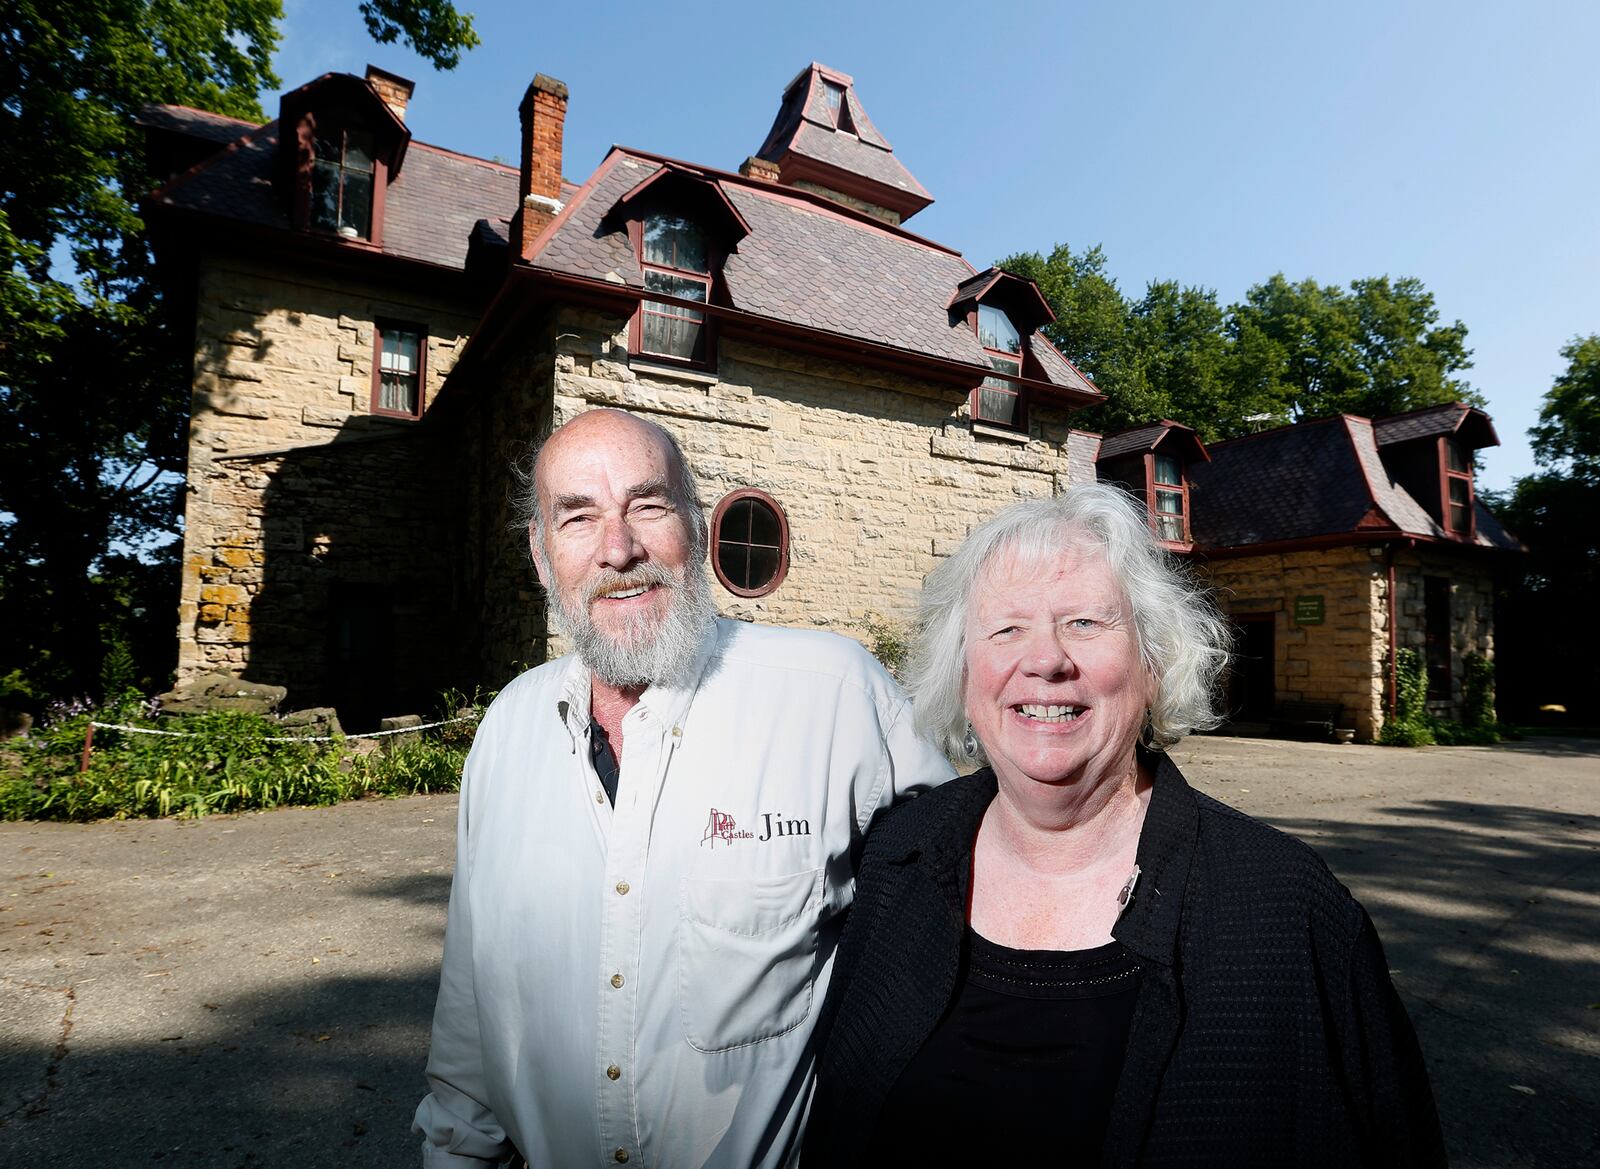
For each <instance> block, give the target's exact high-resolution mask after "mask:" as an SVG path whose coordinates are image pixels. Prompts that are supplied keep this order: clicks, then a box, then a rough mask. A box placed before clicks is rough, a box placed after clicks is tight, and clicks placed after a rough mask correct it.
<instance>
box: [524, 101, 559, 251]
mask: <svg viewBox="0 0 1600 1169" xmlns="http://www.w3.org/2000/svg"><path fill="white" fill-rule="evenodd" d="M517 112H518V113H519V114H521V115H522V183H521V186H520V188H519V190H520V191H521V205H520V206H519V207H518V208H517V213H516V215H515V216H514V217H513V218H512V220H511V251H512V255H513V257H515V258H518V259H523V260H528V259H532V256H531V255H530V254H529V253H530V249H531V247H532V244H533V241H534V240H535V239H537V238H538V236H539V233H540V232H541V231H543V230H544V229H545V228H546V227H547V226H548V225H549V223H550V221H551V220H552V219H554V218H555V217H556V215H557V214H558V213H559V212H560V210H561V133H562V129H563V127H564V126H565V125H566V121H567V87H566V85H565V84H563V83H562V82H560V81H557V80H556V79H555V78H554V77H546V76H545V75H544V74H543V73H538V74H535V75H534V78H533V82H532V84H530V85H529V86H528V92H527V93H525V94H523V95H522V105H521V107H520V108H519V109H518V111H517Z"/></svg>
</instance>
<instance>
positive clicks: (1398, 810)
mask: <svg viewBox="0 0 1600 1169" xmlns="http://www.w3.org/2000/svg"><path fill="white" fill-rule="evenodd" d="M1175 755H1176V756H1177V758H1178V761H1179V763H1180V764H1181V765H1182V766H1183V767H1184V769H1185V771H1186V773H1187V774H1188V775H1189V776H1190V778H1191V780H1192V781H1193V782H1194V783H1195V784H1196V785H1197V786H1199V787H1201V788H1202V789H1203V790H1206V791H1208V792H1211V793H1212V794H1214V795H1216V796H1218V797H1220V798H1222V799H1224V800H1226V801H1227V802H1229V803H1231V804H1233V805H1235V806H1236V807H1239V808H1242V809H1243V810H1245V811H1247V812H1250V813H1252V814H1254V815H1257V816H1260V817H1262V818H1263V819H1266V820H1268V821H1270V822H1272V823H1274V824H1277V825H1279V826H1280V827H1283V828H1285V829H1287V830H1289V831H1291V832H1294V833H1296V834H1297V835H1300V836H1302V837H1304V838H1305V839H1307V840H1310V841H1311V842H1312V843H1313V844H1315V845H1316V846H1317V847H1318V848H1319V849H1320V850H1321V852H1322V854H1323V856H1324V857H1326V858H1327V860H1328V863H1329V864H1330V865H1331V866H1332V867H1333V869H1334V871H1335V872H1337V873H1338V874H1339V875H1340V877H1341V878H1343V879H1344V881H1345V882H1346V883H1347V884H1349V885H1350V886H1351V887H1352V888H1353V889H1354V890H1355V891H1356V893H1357V895H1358V896H1360V897H1361V899H1362V900H1363V901H1364V902H1365V903H1366V905H1367V906H1368V908H1369V909H1370V910H1371V912H1372V916H1373V917H1374V919H1376V921H1377V923H1378V927H1379V930H1380V932H1381V934H1382V936H1383V939H1384V942H1385V944H1386V946H1387V949H1388V953H1389V960H1390V964H1391V965H1392V966H1393V967H1394V969H1395V980H1396V982H1397V983H1398V984H1399V986H1400V989H1401V993H1402V994H1403V996H1404V997H1405V999H1406V1002H1407V1004H1408V1005H1409V1007H1410V1009H1411V1012H1412V1017H1413V1018H1414V1019H1415V1021H1416V1023H1417V1028H1418V1031H1419V1032H1420V1034H1421V1036H1422V1042H1423V1047H1424V1050H1425V1051H1426V1052H1427V1054H1428V1058H1429V1063H1430V1066H1431V1068H1432V1070H1433V1078H1434V1086H1435V1091H1436V1093H1437V1095H1438V1097H1439V1102H1440V1109H1441V1112H1442V1113H1443V1116H1444V1121H1445V1128H1446V1136H1447V1139H1448V1140H1449V1143H1450V1146H1451V1150H1452V1154H1453V1160H1454V1163H1455V1164H1456V1165H1458V1166H1513V1165H1515V1166H1552V1167H1554V1166H1563V1167H1565V1166H1576V1165H1593V1164H1600V1138H1597V1128H1600V929H1597V926H1600V912H1597V910H1600V863H1597V859H1600V744H1595V743H1591V744H1572V743H1568V744H1562V743H1560V742H1558V741H1555V740H1542V741H1534V742H1529V743H1523V744H1509V745H1505V746H1501V747H1495V748H1439V749H1433V750H1429V751H1423V752H1406V751H1396V750H1388V749H1383V748H1376V747H1356V746H1350V747H1333V746H1321V745H1316V744H1284V743H1273V742H1265V741H1256V740H1245V739H1226V738H1210V739H1197V740H1193V741H1191V742H1190V743H1187V744H1184V745H1183V746H1181V747H1180V748H1179V749H1178V750H1177V751H1176V752H1175ZM454 814H455V799H454V798H453V797H443V796H433V797H418V798H415V799H408V800H398V801H390V802H371V803H360V804H348V805H344V806H342V807H338V808H327V809H294V810H288V811H281V812H271V813H264V814H257V815H247V816H240V817H228V818H213V819H210V820H206V821H202V822H199V823H179V822H176V821H154V822H146V821H141V822H136V823H121V824H119V823H105V824H95V825H88V826H77V825H53V824H0V1164H3V1165H8V1166H9V1165H19V1166H20V1165H30V1166H33V1165H37V1166H61V1167H63V1169H79V1167H84V1169H87V1167H89V1166H94V1167H95V1169H100V1167H103V1166H106V1165H117V1166H124V1165H134V1164H146V1163H150V1162H162V1163H165V1164H170V1165H186V1166H187V1165H194V1166H218V1167H230V1169H231V1167H234V1166H283V1167H285V1169H290V1167H292V1169H302V1167H312V1166H340V1167H365V1166H373V1167H377V1166H385V1167H388V1166H395V1165H411V1164H416V1161H417V1156H416V1151H415V1146H414V1143H413V1140H412V1138H411V1136H410V1134H409V1132H408V1131H407V1128H408V1125H409V1123H410V1114H411V1110H412V1108H413V1107H414V1106H415V1104H416V1100H417V1098H418V1096H419V1095H420V1094H421V1091H422V1076H421V1067H422V1062H423V1059H424V1057H425V1052H426V1046H427V1025H428V1016H429V1013H430V1011H431V1009H432V1003H433V992H434V985H435V979H436V977H437V967H438V958H439V946H440V940H441V935H442V931H443V925H444V903H445V898H446V895H447V893H448V887H449V873H450V865H451V852H452V844H453V841H452V838H453V835H454V827H453V826H454Z"/></svg>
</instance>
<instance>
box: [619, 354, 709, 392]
mask: <svg viewBox="0 0 1600 1169" xmlns="http://www.w3.org/2000/svg"><path fill="white" fill-rule="evenodd" d="M628 368H629V369H631V370H633V372H634V373H648V374H652V375H654V376H656V377H669V378H677V379H678V380H679V381H684V382H696V383H698V384H700V385H704V386H714V385H716V384H717V382H718V381H719V380H720V379H719V378H718V377H717V375H716V374H715V373H712V372H711V371H710V370H705V369H688V368H686V367H684V366H681V365H667V364H666V363H665V362H660V361H651V360H649V359H648V358H642V357H633V358H630V359H629V360H628Z"/></svg>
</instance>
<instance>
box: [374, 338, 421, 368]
mask: <svg viewBox="0 0 1600 1169" xmlns="http://www.w3.org/2000/svg"><path fill="white" fill-rule="evenodd" d="M420 348H421V338H420V337H419V336H418V335H417V334H416V333H408V332H406V331H404V330H401V329H385V330H384V331H383V357H382V359H381V360H382V366H383V368H384V369H393V370H398V371H400V372H402V373H415V372H416V369H417V350H418V349H420Z"/></svg>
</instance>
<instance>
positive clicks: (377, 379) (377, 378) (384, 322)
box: [368, 317, 428, 421]
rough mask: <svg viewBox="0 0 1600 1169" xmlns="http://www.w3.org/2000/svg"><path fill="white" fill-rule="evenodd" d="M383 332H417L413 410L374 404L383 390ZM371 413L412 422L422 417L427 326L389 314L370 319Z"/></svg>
mask: <svg viewBox="0 0 1600 1169" xmlns="http://www.w3.org/2000/svg"><path fill="white" fill-rule="evenodd" d="M386 331H391V332H396V333H415V334H416V335H417V410H416V413H414V414H412V413H408V412H406V411H404V410H385V409H384V408H383V407H382V406H380V405H378V403H379V401H381V400H382V393H383V334H384V333H385V332H386ZM368 408H369V409H370V410H371V412H372V413H373V414H376V415H378V416H379V417H381V418H405V419H409V420H411V421H416V420H417V419H418V418H421V417H422V412H423V411H424V410H426V409H427V408H428V327H427V326H426V325H420V324H418V323H417V322H416V321H400V320H394V319H391V318H389V317H380V318H378V319H377V320H375V321H373V322H372V397H371V400H370V404H369V407H368Z"/></svg>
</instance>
